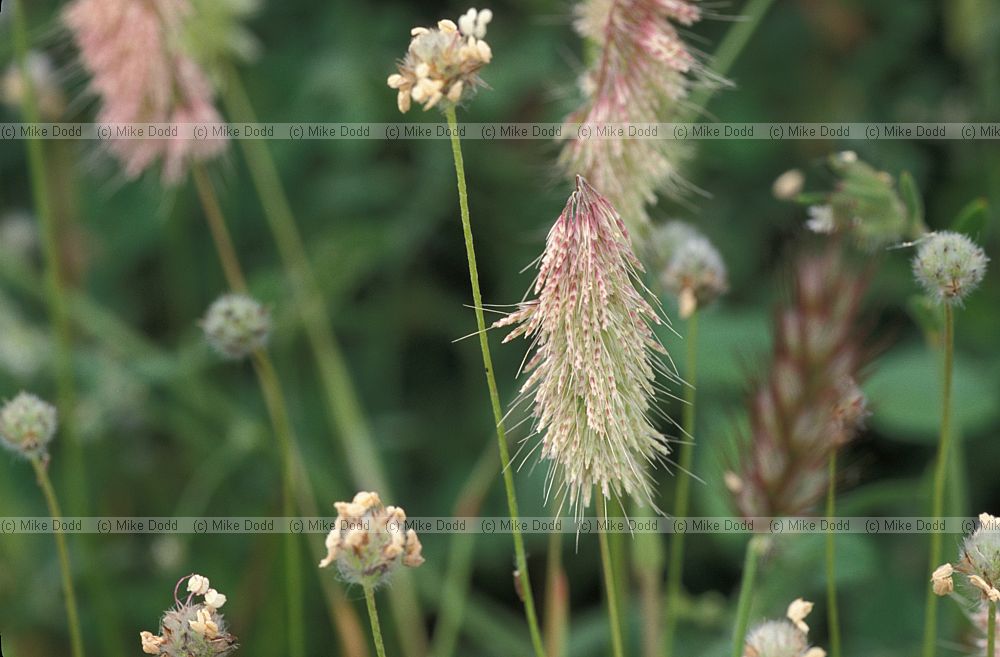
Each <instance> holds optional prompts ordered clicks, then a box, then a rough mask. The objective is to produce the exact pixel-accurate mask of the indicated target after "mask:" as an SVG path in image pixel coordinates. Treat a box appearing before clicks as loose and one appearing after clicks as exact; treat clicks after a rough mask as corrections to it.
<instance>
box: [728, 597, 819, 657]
mask: <svg viewBox="0 0 1000 657" xmlns="http://www.w3.org/2000/svg"><path fill="white" fill-rule="evenodd" d="M812 608H813V603H811V602H807V601H805V600H803V599H802V598H799V599H797V600H795V601H793V602H792V603H791V604H790V605H788V612H787V614H786V616H785V618H784V619H782V620H769V621H764V622H763V623H761V624H760V625H757V626H756V627H755V628H753V629H752V630H750V632H749V633H748V634H747V636H746V642H745V644H744V647H743V657H825V655H826V651H825V650H823V649H822V648H810V647H809V636H808V634H809V626H808V625H806V624H805V621H804V620H803V619H804V618H805V617H806V616H808V615H809V613H810V612H811V611H812Z"/></svg>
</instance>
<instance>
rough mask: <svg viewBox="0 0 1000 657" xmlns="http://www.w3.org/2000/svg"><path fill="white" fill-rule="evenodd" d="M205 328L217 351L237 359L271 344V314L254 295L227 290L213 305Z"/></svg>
mask: <svg viewBox="0 0 1000 657" xmlns="http://www.w3.org/2000/svg"><path fill="white" fill-rule="evenodd" d="M201 328H202V330H204V331H205V338H206V339H207V340H208V343H209V344H210V345H212V347H213V348H214V349H215V350H216V351H218V352H219V353H220V354H222V355H223V356H225V357H226V358H231V359H234V360H235V359H240V358H245V357H246V356H248V355H250V354H251V353H253V352H254V351H256V350H257V349H263V348H264V347H265V346H266V345H267V339H268V336H269V335H270V333H271V317H270V314H269V313H268V312H267V309H266V308H264V306H262V305H260V304H259V303H258V302H257V301H256V300H254V299H252V298H251V297H248V296H246V295H243V294H227V295H225V296H222V297H219V299H218V300H216V301H215V303H213V304H212V305H211V306H210V307H209V309H208V312H207V313H206V315H205V319H203V320H202V321H201Z"/></svg>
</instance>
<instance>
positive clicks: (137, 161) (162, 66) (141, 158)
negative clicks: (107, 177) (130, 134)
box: [63, 0, 226, 184]
mask: <svg viewBox="0 0 1000 657" xmlns="http://www.w3.org/2000/svg"><path fill="white" fill-rule="evenodd" d="M190 11H191V7H190V5H189V4H188V2H187V0H75V1H74V2H73V3H72V4H71V5H69V7H68V8H67V9H66V11H65V13H64V16H63V17H64V20H65V22H66V24H67V25H68V26H69V28H70V29H71V30H72V32H73V35H74V37H75V39H76V43H77V46H78V47H79V49H80V57H81V61H82V63H83V66H84V68H86V69H87V71H88V72H89V73H90V74H91V78H92V79H91V85H90V86H91V90H92V91H93V92H94V93H95V94H96V95H98V96H99V97H100V99H101V106H100V109H99V111H98V116H97V120H98V122H100V123H142V124H148V123H217V122H220V121H221V118H220V117H219V113H218V112H217V111H216V109H215V106H214V104H213V89H212V85H211V83H210V82H209V80H208V77H207V76H206V75H205V73H204V71H202V69H201V68H200V67H199V66H198V64H197V63H195V61H194V60H193V59H192V58H191V57H190V56H189V55H188V54H187V53H186V52H185V49H184V47H183V45H182V42H183V27H184V25H183V23H184V20H185V19H186V18H187V16H188V14H189V13H190ZM108 147H109V149H110V150H111V152H112V153H113V154H114V156H115V157H116V158H118V160H119V161H120V162H121V164H122V167H123V169H124V171H125V175H126V177H128V178H129V179H134V178H137V177H138V176H139V175H141V174H142V173H143V172H144V171H146V170H147V169H148V168H149V167H151V166H152V165H153V164H155V163H156V162H157V161H158V160H159V161H162V164H163V181H164V182H165V183H167V184H176V183H177V182H179V181H180V180H181V178H183V176H184V173H185V171H186V169H187V166H188V164H190V162H191V161H193V160H207V159H210V158H213V157H215V156H217V155H219V154H220V153H222V152H223V151H224V150H225V148H226V142H225V140H224V139H208V140H205V141H195V140H191V139H188V138H186V137H184V136H183V135H181V134H178V135H177V136H173V137H166V138H146V139H112V140H110V141H108Z"/></svg>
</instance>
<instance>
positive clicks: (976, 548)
mask: <svg viewBox="0 0 1000 657" xmlns="http://www.w3.org/2000/svg"><path fill="white" fill-rule="evenodd" d="M960 555H961V558H960V559H959V560H958V563H955V564H951V563H946V564H943V565H941V566H939V567H938V568H937V569H936V570H935V571H934V573H933V574H932V575H931V585H932V587H933V589H934V593H936V594H937V595H948V594H949V593H951V592H952V591H954V590H955V584H954V580H953V579H952V577H953V575H954V574H955V573H961V574H962V575H965V576H966V577H967V578H968V580H969V583H970V584H971V585H972V586H973V587H975V588H976V589H977V590H978V591H979V592H980V593H981V594H982V599H983V600H984V601H989V602H993V603H998V602H1000V520H998V519H997V518H995V517H994V516H991V515H990V514H988V513H982V514H980V515H979V527H978V528H976V530H975V531H974V532H972V533H971V534H969V535H968V536H966V537H965V540H964V541H963V542H962V549H961V552H960Z"/></svg>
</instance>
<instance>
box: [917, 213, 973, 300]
mask: <svg viewBox="0 0 1000 657" xmlns="http://www.w3.org/2000/svg"><path fill="white" fill-rule="evenodd" d="M988 262H989V258H988V257H986V254H985V253H984V252H983V250H982V249H981V248H980V247H979V246H978V245H977V244H976V243H975V242H973V241H972V240H970V239H969V238H968V237H966V236H965V235H962V234H961V233H953V232H950V231H943V232H940V233H933V234H931V235H929V236H928V237H927V239H926V240H924V241H923V242H921V244H920V246H919V248H918V249H917V255H916V257H914V258H913V275H914V276H915V277H916V279H917V281H919V283H920V285H921V286H923V288H924V289H925V290H926V291H927V293H928V294H929V295H931V296H932V297H933V298H934V299H935V300H936V301H937V302H938V303H947V304H952V305H955V304H961V303H962V301H963V300H964V299H965V297H967V296H968V295H969V293H971V292H972V291H973V290H975V289H976V288H977V287H978V286H979V284H980V283H981V282H982V280H983V277H984V276H985V275H986V263H988Z"/></svg>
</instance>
